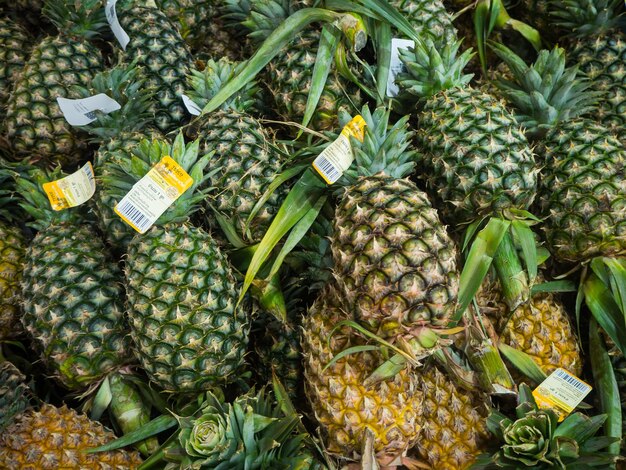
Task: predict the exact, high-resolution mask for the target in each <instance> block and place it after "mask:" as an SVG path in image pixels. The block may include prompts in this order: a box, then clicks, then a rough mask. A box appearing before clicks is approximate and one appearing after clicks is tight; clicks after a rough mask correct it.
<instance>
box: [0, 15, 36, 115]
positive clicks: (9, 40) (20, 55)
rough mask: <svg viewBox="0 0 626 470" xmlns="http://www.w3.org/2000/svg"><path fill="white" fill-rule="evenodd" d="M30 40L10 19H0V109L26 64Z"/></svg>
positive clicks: (26, 33) (21, 28) (23, 30)
mask: <svg viewBox="0 0 626 470" xmlns="http://www.w3.org/2000/svg"><path fill="white" fill-rule="evenodd" d="M31 42H32V38H31V37H30V36H29V34H28V32H27V31H26V30H25V29H24V28H23V27H22V26H20V25H19V24H18V23H16V22H15V21H13V20H12V19H10V18H8V17H6V16H4V17H2V18H0V107H2V108H4V107H5V105H6V103H7V100H8V98H9V93H10V92H11V88H12V87H13V82H14V81H15V79H16V78H17V77H18V76H19V74H20V72H21V71H22V69H23V68H24V65H25V64H26V59H27V57H28V50H29V48H30V44H31Z"/></svg>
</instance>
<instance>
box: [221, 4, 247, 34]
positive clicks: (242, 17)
mask: <svg viewBox="0 0 626 470" xmlns="http://www.w3.org/2000/svg"><path fill="white" fill-rule="evenodd" d="M217 8H218V14H219V17H220V19H221V20H222V21H223V22H224V25H225V26H226V27H228V29H230V30H231V31H232V32H233V33H234V34H235V35H236V36H245V34H247V32H248V31H247V29H244V28H241V26H242V25H243V23H244V22H245V21H246V18H248V15H250V12H251V11H252V1H251V0H223V1H221V2H219V5H218V7H217Z"/></svg>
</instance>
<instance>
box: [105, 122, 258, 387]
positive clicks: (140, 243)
mask: <svg viewBox="0 0 626 470" xmlns="http://www.w3.org/2000/svg"><path fill="white" fill-rule="evenodd" d="M198 147H199V143H198V141H196V142H194V143H192V144H189V145H187V146H186V145H185V144H184V141H183V136H182V134H179V135H178V136H177V137H176V140H175V141H174V144H173V145H170V144H169V143H167V142H163V141H152V142H150V141H147V140H144V141H142V142H141V143H140V145H139V146H138V147H137V148H135V149H133V156H132V160H133V161H132V162H131V158H129V157H128V156H127V157H125V158H120V157H119V156H112V157H113V158H112V160H111V162H112V164H111V166H110V168H111V173H110V174H109V175H107V176H106V177H105V178H104V181H105V183H106V184H107V187H108V188H109V194H110V196H111V197H112V199H113V200H114V201H120V200H121V199H122V197H123V196H125V195H126V193H127V192H128V191H129V190H130V188H131V187H132V186H133V184H134V183H136V182H137V180H139V179H140V178H142V177H143V176H144V175H145V174H146V173H147V172H148V170H149V169H150V168H151V167H153V166H154V165H156V164H157V163H158V162H159V161H160V160H161V159H162V158H163V157H165V156H166V155H168V156H170V157H171V158H172V159H173V160H174V161H176V162H177V163H178V164H179V165H181V167H182V169H183V170H185V171H186V172H187V173H188V174H190V175H192V177H193V178H195V180H194V182H193V185H192V186H191V187H190V188H189V189H188V190H187V191H186V192H185V193H184V194H183V195H182V196H180V197H179V198H178V199H177V200H176V201H175V202H174V204H173V205H172V206H171V207H170V208H169V209H168V210H167V211H166V212H165V213H164V214H163V215H162V216H161V217H160V218H159V220H158V221H157V223H156V224H155V225H154V226H152V227H151V228H150V229H149V230H148V231H147V232H146V233H144V234H138V235H136V236H135V237H134V238H133V239H132V240H131V242H130V244H129V246H128V254H127V257H126V263H125V274H126V292H127V296H128V312H129V318H130V327H131V336H132V338H133V341H134V343H135V353H136V355H137V357H138V359H139V361H140V363H141V365H142V366H143V368H144V369H145V370H146V372H147V373H148V376H149V377H150V379H151V380H152V381H154V382H155V383H157V384H158V385H159V386H161V387H162V388H164V389H165V390H171V391H176V392H179V393H185V392H199V391H202V390H208V389H210V388H212V387H214V386H215V385H217V384H223V383H225V382H228V381H232V380H234V379H236V374H237V372H238V371H239V369H240V368H241V366H242V365H243V359H244V354H245V351H246V348H247V344H248V330H249V324H248V323H249V322H248V317H247V315H246V311H245V310H244V308H243V307H242V306H238V305H236V304H237V298H238V289H237V284H236V280H235V276H234V273H233V270H232V268H231V266H230V264H229V263H228V260H227V259H226V256H225V255H224V254H223V253H222V251H221V250H220V249H219V247H218V246H217V243H216V241H215V240H214V239H213V237H212V236H211V235H209V234H208V233H206V232H205V231H204V230H202V229H201V228H198V227H195V226H193V225H192V224H191V223H190V222H189V218H190V216H191V215H192V214H193V213H194V212H195V211H196V210H197V209H198V207H199V204H200V201H201V200H202V199H204V197H205V191H199V190H198V187H202V186H203V185H204V183H205V182H206V176H203V174H202V170H203V169H204V167H205V166H206V165H207V164H208V162H209V156H204V157H199V156H198Z"/></svg>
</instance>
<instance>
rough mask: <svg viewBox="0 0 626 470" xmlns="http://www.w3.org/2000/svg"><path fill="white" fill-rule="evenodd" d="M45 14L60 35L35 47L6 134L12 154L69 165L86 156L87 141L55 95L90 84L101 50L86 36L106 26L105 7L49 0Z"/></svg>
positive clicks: (16, 89)
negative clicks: (62, 111) (68, 121)
mask: <svg viewBox="0 0 626 470" xmlns="http://www.w3.org/2000/svg"><path fill="white" fill-rule="evenodd" d="M43 13H44V15H45V16H46V17H47V18H49V19H50V21H52V22H53V23H54V25H55V26H56V27H57V29H58V31H59V34H58V35H57V36H48V37H46V38H44V39H42V40H41V41H40V42H39V43H38V44H36V45H35V47H34V48H33V49H32V51H31V54H30V57H29V59H28V61H27V62H26V65H25V67H24V69H23V70H22V72H21V73H20V75H19V76H18V77H17V78H16V79H15V82H14V86H13V90H12V92H11V96H10V97H9V101H8V109H7V117H6V129H7V133H6V136H7V139H8V141H9V144H10V146H11V149H12V150H13V152H14V154H15V157H16V158H25V157H29V158H33V157H35V158H37V159H40V160H43V161H44V162H48V163H50V162H55V163H60V164H62V165H68V166H71V165H74V164H75V163H77V162H79V161H80V160H82V159H83V158H84V154H85V150H86V148H87V145H86V143H85V142H84V140H83V139H82V138H80V136H79V135H78V132H77V130H76V129H73V128H72V127H71V126H70V125H69V124H68V123H67V121H66V120H65V118H64V117H63V114H62V113H61V109H60V108H59V105H58V104H57V101H56V98H57V97H63V98H70V99H76V98H79V96H78V95H77V92H76V91H75V90H74V89H73V87H74V86H76V85H78V86H83V87H85V86H88V84H89V82H90V81H91V79H92V78H93V76H94V75H95V74H96V73H97V72H98V71H99V70H100V69H101V68H102V54H101V52H100V51H99V50H98V49H97V48H96V47H95V46H93V45H92V44H91V43H90V42H89V40H90V39H93V38H94V37H95V36H96V35H97V34H98V31H99V30H101V29H102V28H103V27H104V26H105V25H106V19H105V14H104V8H103V5H102V2H101V1H100V0H85V1H82V2H73V1H70V0H48V1H47V2H46V4H45V7H44V9H43Z"/></svg>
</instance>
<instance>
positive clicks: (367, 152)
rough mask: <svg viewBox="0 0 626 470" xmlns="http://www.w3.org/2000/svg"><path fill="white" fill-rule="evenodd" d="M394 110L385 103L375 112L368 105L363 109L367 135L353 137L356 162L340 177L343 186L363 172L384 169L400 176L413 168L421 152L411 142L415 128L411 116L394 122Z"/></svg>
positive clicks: (364, 173)
mask: <svg viewBox="0 0 626 470" xmlns="http://www.w3.org/2000/svg"><path fill="white" fill-rule="evenodd" d="M390 113H391V111H390V110H389V109H387V108H384V107H379V108H376V109H375V110H374V112H373V113H372V112H370V110H369V108H368V107H367V105H366V106H364V107H363V109H362V110H361V117H362V118H363V120H364V121H365V123H366V127H365V133H364V138H363V142H360V141H359V140H357V139H354V138H351V141H352V149H353V152H354V162H353V164H352V165H350V168H348V170H346V171H345V173H344V174H343V177H342V179H341V180H340V182H341V184H342V185H343V186H349V185H352V184H353V183H354V182H355V181H356V180H357V178H359V177H361V176H372V175H376V174H379V173H384V174H385V175H388V176H391V177H393V178H396V179H398V178H403V177H404V176H407V175H408V174H410V173H411V172H412V171H413V168H414V166H415V160H416V155H417V152H416V151H415V150H413V148H412V146H411V139H412V138H413V132H411V131H410V130H409V124H408V122H409V116H404V117H403V118H401V119H399V120H398V121H396V123H395V124H393V125H392V126H391V125H390V124H389V117H390ZM344 119H345V118H344V117H342V121H343V120H344Z"/></svg>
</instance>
